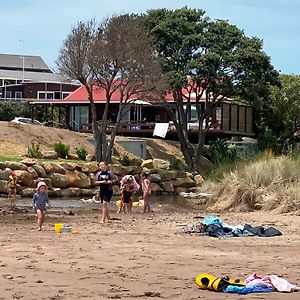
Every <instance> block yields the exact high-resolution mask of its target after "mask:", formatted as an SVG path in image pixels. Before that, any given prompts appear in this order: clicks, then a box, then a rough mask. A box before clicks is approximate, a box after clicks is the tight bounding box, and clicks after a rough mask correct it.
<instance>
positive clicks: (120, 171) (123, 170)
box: [110, 164, 134, 176]
mask: <svg viewBox="0 0 300 300" xmlns="http://www.w3.org/2000/svg"><path fill="white" fill-rule="evenodd" d="M110 169H111V170H112V171H113V172H114V173H115V174H116V175H119V176H123V175H127V174H131V172H132V170H133V169H134V167H130V166H128V167H125V166H122V165H120V164H113V165H111V166H110Z"/></svg>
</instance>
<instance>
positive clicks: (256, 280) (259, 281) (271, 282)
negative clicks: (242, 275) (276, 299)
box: [245, 274, 300, 292]
mask: <svg viewBox="0 0 300 300" xmlns="http://www.w3.org/2000/svg"><path fill="white" fill-rule="evenodd" d="M245 281H246V284H247V285H246V286H247V287H251V286H260V287H268V288H270V287H271V288H274V289H275V290H276V291H278V292H295V291H299V290H300V288H299V287H297V286H296V285H294V284H290V283H289V282H288V281H287V280H285V279H283V278H280V277H278V276H277V275H267V276H264V277H261V276H259V275H257V274H253V275H250V276H249V277H248V278H247V279H246V280H245Z"/></svg>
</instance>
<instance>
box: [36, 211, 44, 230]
mask: <svg viewBox="0 0 300 300" xmlns="http://www.w3.org/2000/svg"><path fill="white" fill-rule="evenodd" d="M36 216H37V224H38V230H39V231H40V230H42V225H43V221H44V220H43V218H44V216H43V212H42V211H41V210H40V209H38V210H37V211H36Z"/></svg>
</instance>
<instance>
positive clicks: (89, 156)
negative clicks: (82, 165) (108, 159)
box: [86, 154, 96, 161]
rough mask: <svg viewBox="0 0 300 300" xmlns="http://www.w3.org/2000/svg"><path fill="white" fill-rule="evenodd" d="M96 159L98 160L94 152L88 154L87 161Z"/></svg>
mask: <svg viewBox="0 0 300 300" xmlns="http://www.w3.org/2000/svg"><path fill="white" fill-rule="evenodd" d="M94 160H96V157H95V155H94V154H88V155H87V156H86V161H94Z"/></svg>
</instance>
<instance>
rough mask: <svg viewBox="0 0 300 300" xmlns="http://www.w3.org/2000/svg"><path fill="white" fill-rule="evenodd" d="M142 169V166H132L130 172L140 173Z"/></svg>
mask: <svg viewBox="0 0 300 300" xmlns="http://www.w3.org/2000/svg"><path fill="white" fill-rule="evenodd" d="M142 171H143V168H142V167H141V166H133V168H132V171H131V174H134V175H135V174H141V173H142Z"/></svg>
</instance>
